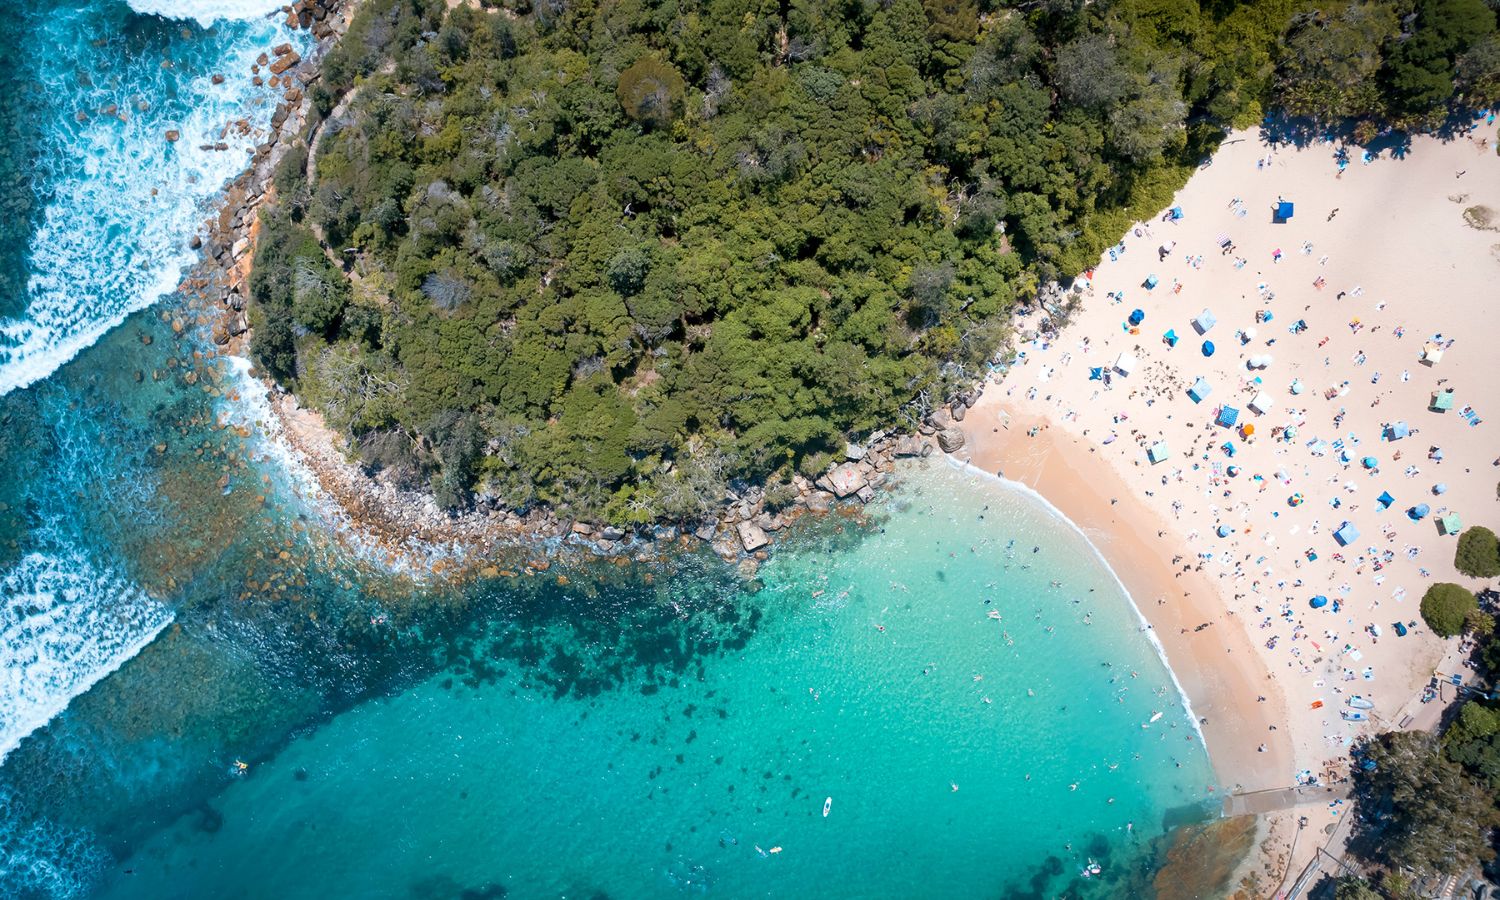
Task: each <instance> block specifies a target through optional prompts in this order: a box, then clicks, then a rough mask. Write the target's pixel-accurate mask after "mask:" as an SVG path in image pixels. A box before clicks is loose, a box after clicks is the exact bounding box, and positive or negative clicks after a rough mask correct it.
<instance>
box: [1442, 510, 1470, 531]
mask: <svg viewBox="0 0 1500 900" xmlns="http://www.w3.org/2000/svg"><path fill="white" fill-rule="evenodd" d="M1463 529H1464V520H1463V519H1460V518H1459V517H1458V513H1448V514H1447V515H1446V516H1443V517H1442V518H1441V519H1438V530H1439V531H1441V532H1442V533H1443V534H1458V533H1459V532H1460V531H1463Z"/></svg>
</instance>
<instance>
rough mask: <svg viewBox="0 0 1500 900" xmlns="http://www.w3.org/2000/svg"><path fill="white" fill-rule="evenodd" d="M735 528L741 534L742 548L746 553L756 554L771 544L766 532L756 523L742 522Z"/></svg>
mask: <svg viewBox="0 0 1500 900" xmlns="http://www.w3.org/2000/svg"><path fill="white" fill-rule="evenodd" d="M735 528H736V530H737V531H739V533H740V546H742V547H744V548H745V552H746V553H754V552H755V551H757V550H759V549H760V548H762V547H764V546H765V545H767V544H769V543H771V539H770V538H769V537H766V532H765V530H764V529H762V528H761V527H760V526H759V525H757V524H755V523H754V522H741V523H740V524H739V525H736V526H735Z"/></svg>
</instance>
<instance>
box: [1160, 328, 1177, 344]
mask: <svg viewBox="0 0 1500 900" xmlns="http://www.w3.org/2000/svg"><path fill="white" fill-rule="evenodd" d="M1161 339H1162V340H1164V341H1166V342H1167V346H1168V347H1175V346H1177V329H1175V328H1168V329H1167V333H1166V334H1164V335H1162V336H1161Z"/></svg>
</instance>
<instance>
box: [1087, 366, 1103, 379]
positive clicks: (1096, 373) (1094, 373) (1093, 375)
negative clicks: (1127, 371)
mask: <svg viewBox="0 0 1500 900" xmlns="http://www.w3.org/2000/svg"><path fill="white" fill-rule="evenodd" d="M1103 380H1104V369H1103V368H1101V367H1099V366H1094V367H1093V368H1091V369H1089V381H1103Z"/></svg>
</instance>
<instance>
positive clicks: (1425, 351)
mask: <svg viewBox="0 0 1500 900" xmlns="http://www.w3.org/2000/svg"><path fill="white" fill-rule="evenodd" d="M1442 361H1443V348H1442V347H1440V346H1438V345H1437V344H1434V343H1433V342H1432V341H1428V342H1427V343H1425V344H1423V345H1422V362H1424V363H1426V364H1427V365H1429V366H1435V365H1437V364H1438V363H1440V362H1442Z"/></svg>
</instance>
